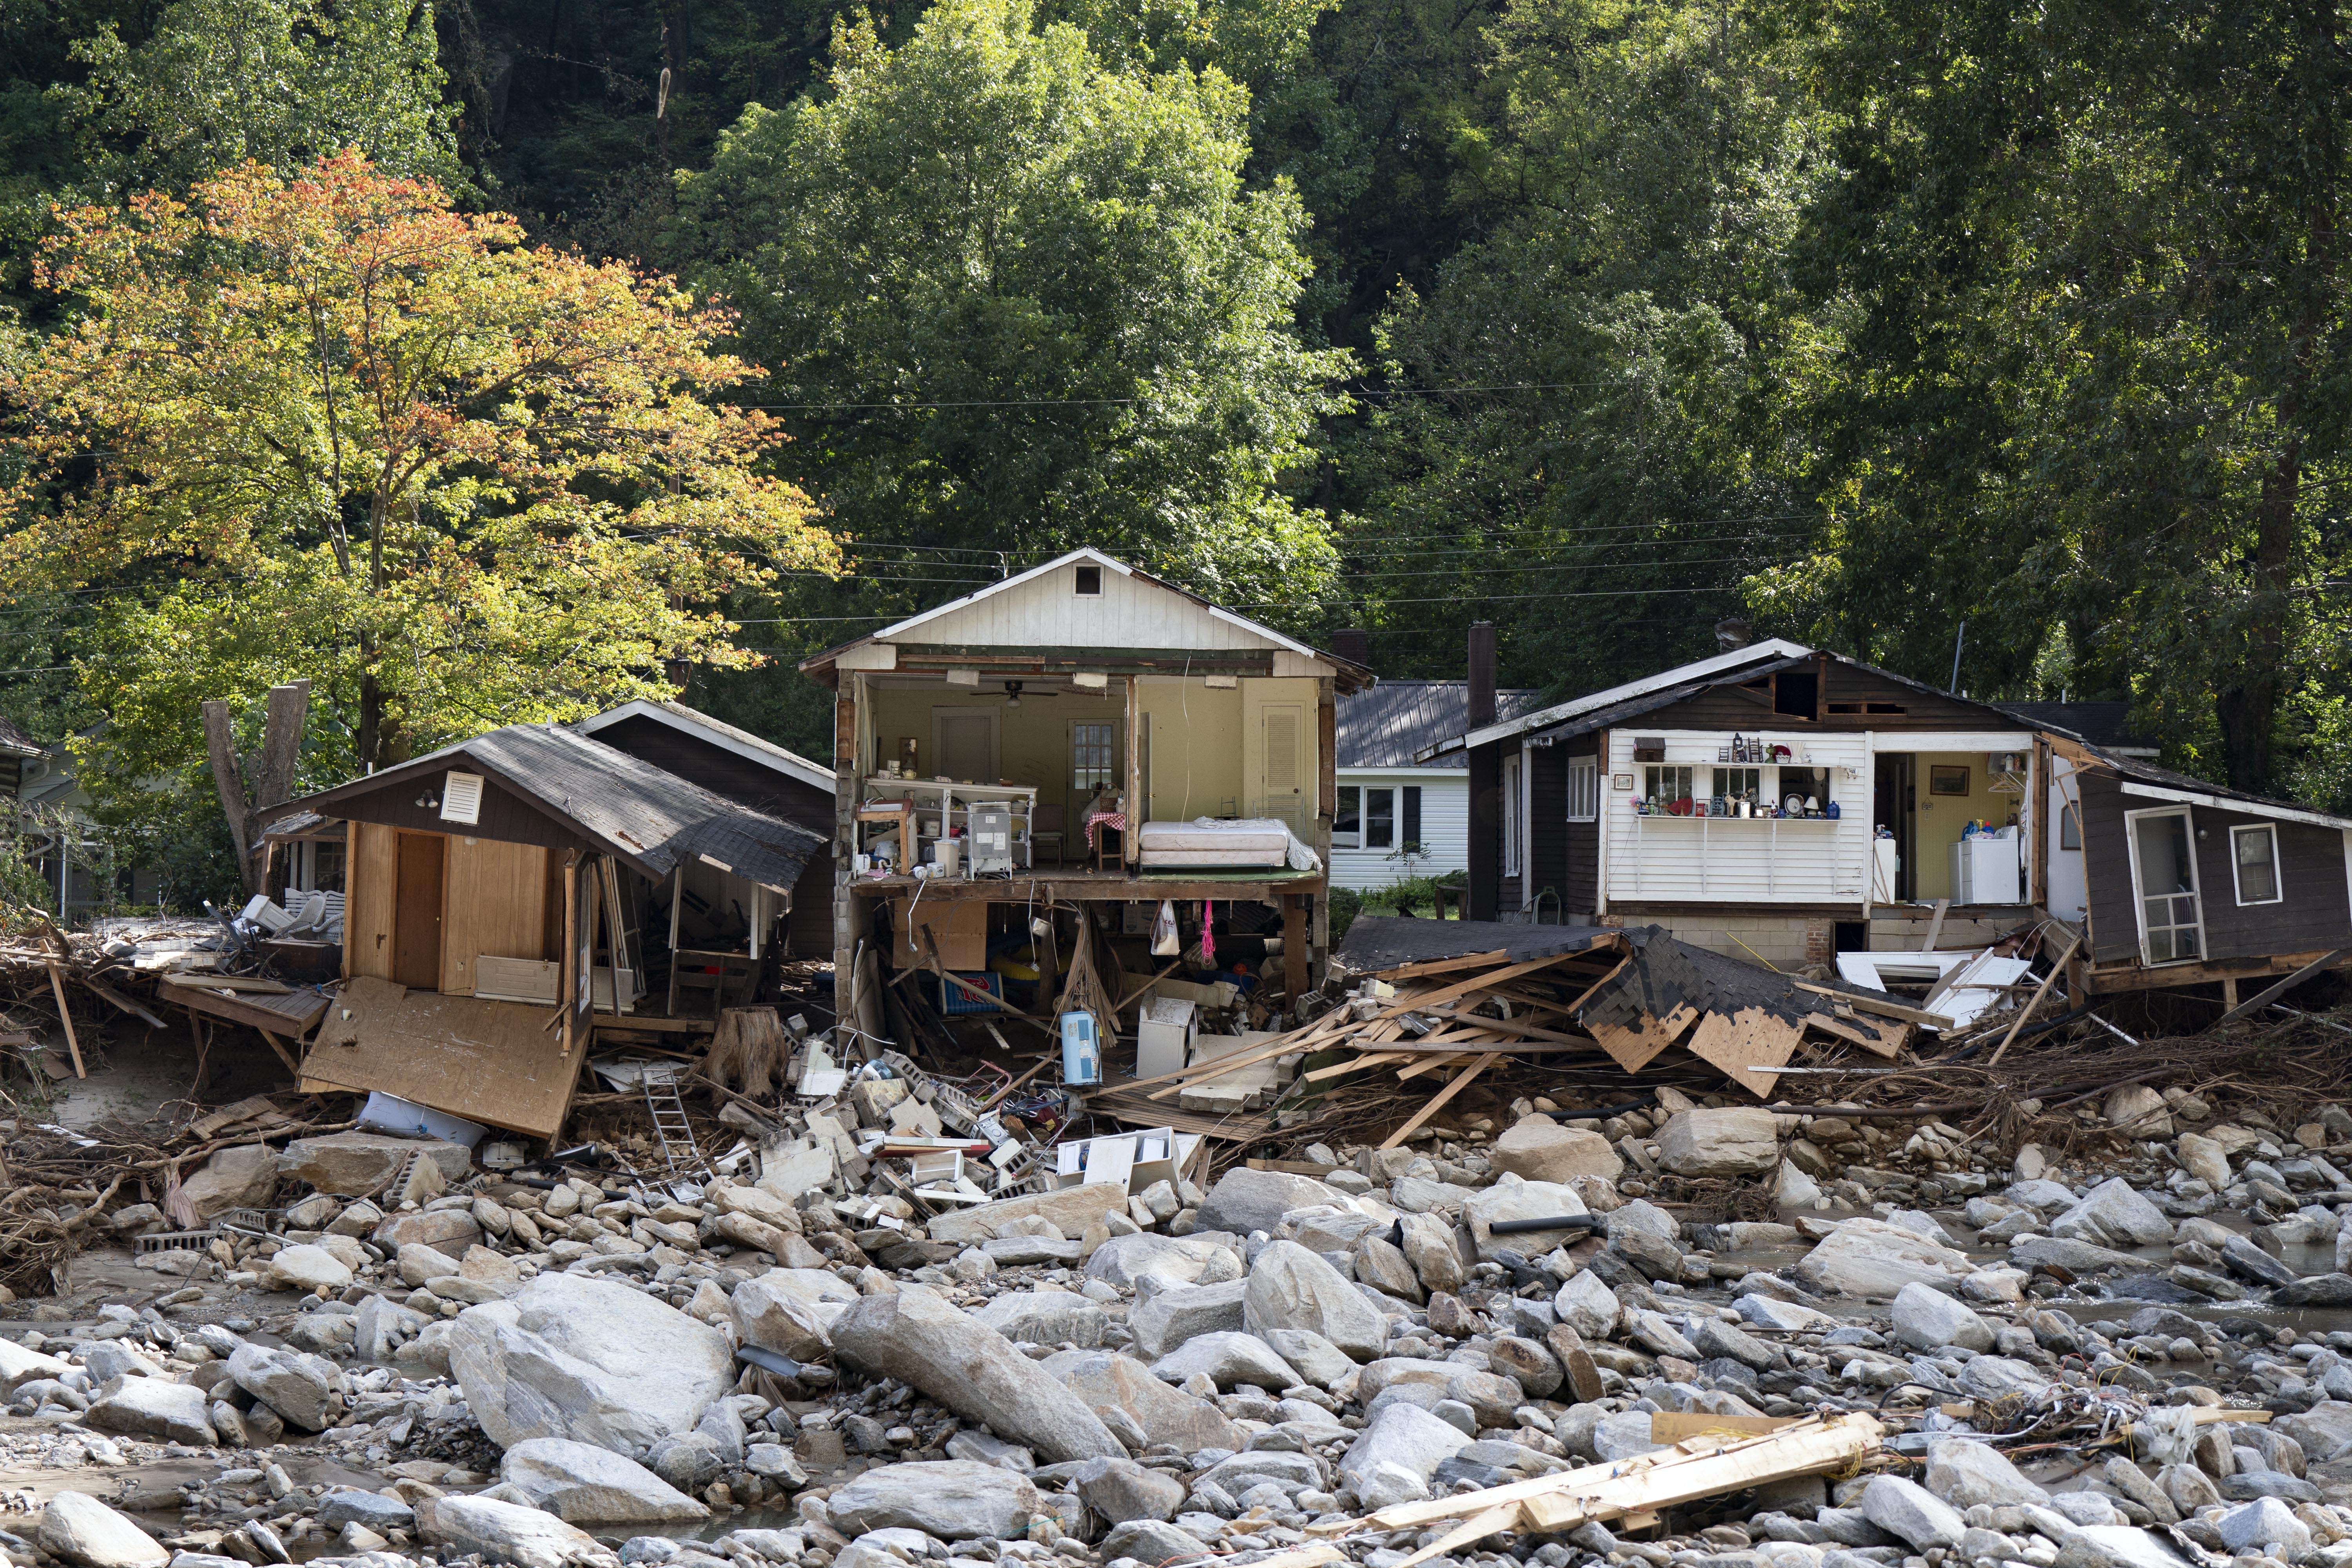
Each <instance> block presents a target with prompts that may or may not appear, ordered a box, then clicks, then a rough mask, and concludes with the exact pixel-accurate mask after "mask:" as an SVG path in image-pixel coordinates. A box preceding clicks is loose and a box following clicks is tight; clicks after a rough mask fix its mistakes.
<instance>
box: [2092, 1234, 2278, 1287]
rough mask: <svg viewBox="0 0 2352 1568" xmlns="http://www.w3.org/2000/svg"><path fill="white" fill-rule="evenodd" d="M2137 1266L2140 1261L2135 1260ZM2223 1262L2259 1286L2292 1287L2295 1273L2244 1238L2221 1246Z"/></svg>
mask: <svg viewBox="0 0 2352 1568" xmlns="http://www.w3.org/2000/svg"><path fill="white" fill-rule="evenodd" d="M2132 1261H2133V1262H2134V1263H2135V1264H2136V1263H2137V1262H2138V1261H2139V1260H2138V1259H2137V1258H2134V1259H2133V1260H2132ZM2221 1261H2222V1262H2224V1263H2226V1264H2228V1265H2229V1266H2230V1267H2231V1268H2234V1269H2236V1270H2237V1271H2238V1272H2239V1273H2241V1274H2242V1275H2244V1276H2245V1277H2246V1278H2247V1279H2251V1280H2252V1281H2253V1282H2254V1283H2255V1284H2257V1285H2272V1286H2278V1285H2292V1284H2294V1281H2295V1272H2294V1269H2292V1268H2288V1267H2287V1266H2286V1265H2285V1264H2284V1263H2282V1262H2280V1261H2279V1260H2278V1259H2277V1258H2273V1257H2272V1256H2271V1255H2270V1254H2269V1253H2267V1252H2264V1251H2263V1249H2262V1248H2261V1247H2256V1246H2255V1245H2254V1244H2253V1243H2252V1242H2251V1241H2248V1240H2247V1239H2246V1238H2245V1237H2242V1236H2232V1237H2230V1239H2229V1240H2227V1241H2225V1242H2223V1243H2222V1244H2221Z"/></svg>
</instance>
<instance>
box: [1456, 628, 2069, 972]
mask: <svg viewBox="0 0 2352 1568" xmlns="http://www.w3.org/2000/svg"><path fill="white" fill-rule="evenodd" d="M1480 629H1481V628H1474V635H1473V642H1472V647H1473V664H1474V668H1473V673H1472V682H1473V685H1474V687H1475V686H1476V685H1478V683H1479V682H1480V680H1481V679H1482V676H1481V672H1480V670H1479V668H1477V665H1478V663H1479V660H1480V659H1481V658H1484V659H1486V661H1487V663H1486V673H1485V675H1484V677H1483V679H1485V681H1486V683H1487V689H1490V690H1491V689H1492V685H1491V682H1492V674H1491V668H1492V667H1491V658H1492V655H1491V647H1492V643H1491V640H1490V639H1489V640H1488V641H1486V644H1485V647H1486V650H1488V651H1486V652H1484V653H1483V654H1482V653H1481V651H1480V641H1479V638H1478V637H1477V636H1476V633H1477V631H1478V630H1480ZM1454 751H1461V752H1465V753H1466V754H1467V757H1468V761H1469V764H1470V778H1471V789H1472V801H1473V810H1472V816H1471V834H1472V859H1471V866H1470V879H1469V904H1470V912H1471V916H1472V918H1474V919H1475V918H1479V917H1481V916H1485V917H1487V918H1494V917H1496V916H1500V915H1505V914H1507V915H1509V916H1510V917H1512V918H1518V919H1532V920H1538V921H1545V922H1551V921H1562V922H1567V923H1580V922H1589V921H1597V922H1602V923H1609V924H1619V923H1622V924H1627V925H1632V924H1653V923H1654V924H1657V925H1660V926H1663V927H1664V928H1665V929H1666V930H1668V931H1671V932H1673V933H1674V934H1675V936H1677V937H1680V938H1681V939H1683V940H1684V941H1686V942H1694V943H1696V944H1698V945H1700V946H1704V947H1708V948H1712V949H1714V950H1716V951H1717V952H1727V953H1730V954H1732V955H1734V956H1737V957H1744V958H1748V959H1751V960H1753V959H1760V960H1763V961H1765V962H1768V963H1774V964H1780V965H1802V964H1805V963H1825V962H1828V961H1829V959H1830V958H1831V957H1832V955H1833V954H1834V953H1835V952H1837V951H1839V950H1841V949H1847V950H1864V949H1868V948H1871V947H1874V946H1875V947H1916V946H1918V945H1919V936H1920V930H1919V928H1918V926H1917V925H1916V923H1915V922H1916V921H1920V920H1940V921H1941V922H1942V923H1941V925H1940V927H1939V930H1940V931H1942V932H1943V933H1945V935H1946V937H1947V938H1948V940H1951V941H1954V942H1972V941H1974V942H1981V941H1985V940H1990V937H1992V936H1993V935H1995V934H1998V933H1999V932H2001V931H2008V930H2010V929H2011V928H2012V927H2014V926H2015V925H2017V924H2018V923H2019V922H2020V921H2022V920H2023V919H2025V918H2026V917H2027V915H2028V913H2029V912H2030V911H2031V910H2032V908H2033V907H2034V906H2036V905H2039V904H2041V903H2042V902H2043V900H2044V899H2045V897H2046V891H2047V879H2048V876H2049V871H2050V854H2049V851H2048V848H2047V846H2046V844H2045V843H2044V837H2046V836H2045V835H2044V833H2043V829H2044V827H2045V826H2046V825H2047V815H2048V814H2047V807H2046V805H2045V804H2043V803H2042V796H2041V795H2039V794H2038V793H2037V790H2038V788H2039V786H2038V784H2037V782H2036V781H2038V780H2046V779H2047V778H2048V777H2049V776H2050V765H2049V761H2048V755H2047V749H2046V747H2044V746H2043V745H2042V742H2041V738H2040V734H2039V731H2037V729H2036V727H2035V726H2033V725H2032V724H2030V723H2027V722H2025V721H2021V719H2019V718H2018V717H2016V716H2015V715H2012V714H2010V713H2008V712H2005V711H2003V710H2000V709H1999V708H1997V707H1994V706H1992V705H1990V704H1987V703H1982V702H1972V701H1969V700H1966V699H1963V698H1958V697H1954V696H1951V695H1949V694H1948V693H1946V692H1942V691H1938V690H1936V689H1933V688H1931V687H1928V686H1925V685H1923V684H1921V683H1919V682H1917V681H1914V680H1909V679H1905V678H1903V677H1901V676H1897V675H1894V674H1891V673H1889V672H1887V671H1885V670H1881V669H1877V668H1873V667H1871V666H1868V665H1864V664H1861V663H1858V662H1856V661H1854V660H1852V659H1848V658H1842V657H1840V656H1838V655H1835V654H1831V653H1825V652H1821V651H1819V650H1816V649H1813V648H1809V647H1802V646H1801V645H1799V644H1796V643H1791V642H1785V641H1780V640H1778V639H1775V640H1770V641H1764V642H1759V643H1756V644H1753V645H1750V646H1735V647H1727V648H1725V649H1724V650H1723V651H1721V652H1719V653H1717V655H1715V656H1714V657H1712V658H1704V659H1699V660H1696V661H1694V662H1692V663H1690V664H1686V665H1683V666H1680V667H1678V668H1673V669H1668V670H1663V671H1660V672H1659V673H1657V674H1655V675H1652V676H1648V677H1645V678H1643V679H1640V680H1633V681H1628V682H1625V683H1623V684H1622V685H1619V686H1615V687H1612V688H1609V689H1605V690H1601V691H1595V692H1591V693H1589V694H1587V695H1584V696H1580V697H1577V698H1573V699H1570V700H1567V701H1563V702H1558V703H1553V704H1550V705H1548V706H1545V707H1542V708H1538V709H1536V710H1532V711H1529V712H1527V713H1523V714H1521V715H1519V716H1517V717H1516V718H1504V719H1497V720H1495V721H1490V722H1486V723H1484V724H1477V725H1474V727H1472V728H1471V729H1469V730H1468V731H1467V732H1466V733H1465V734H1464V735H1461V736H1457V737H1454V738H1451V739H1449V740H1447V741H1445V742H1441V743H1440V744H1439V745H1437V746H1436V747H1433V748H1432V749H1431V751H1430V752H1429V753H1427V754H1429V755H1433V756H1435V755H1444V754H1446V753H1448V752H1454Z"/></svg>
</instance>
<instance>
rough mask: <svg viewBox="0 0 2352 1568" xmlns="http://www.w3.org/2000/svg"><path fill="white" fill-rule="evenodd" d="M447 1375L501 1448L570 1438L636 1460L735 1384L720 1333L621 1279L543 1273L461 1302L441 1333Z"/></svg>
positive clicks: (685, 1427) (687, 1426)
mask: <svg viewBox="0 0 2352 1568" xmlns="http://www.w3.org/2000/svg"><path fill="white" fill-rule="evenodd" d="M447 1343H448V1354H449V1371H450V1375H451V1376H453V1377H455V1378H456V1379H457V1385H458V1387H459V1388H460V1390H462V1391H463V1392H464V1394H465V1395H466V1404H467V1407H468V1408H470V1409H471V1410H472V1412H473V1414H474V1418H475V1419H476V1420H477V1421H479V1422H480V1423H481V1424H482V1430H483V1431H484V1432H486V1433H488V1435H489V1437H490V1440H491V1441H492V1442H494V1443H496V1444H498V1445H499V1447H502V1448H506V1447H513V1446H514V1445H515V1444H517V1443H521V1442H525V1441H528V1440H529V1439H530V1438H533V1437H569V1438H571V1439H572V1440H573V1441H575V1442H581V1443H589V1444H593V1445H594V1446H595V1447H600V1448H610V1449H612V1450H613V1451H614V1453H618V1454H626V1455H627V1456H629V1457H630V1458H644V1457H645V1456H646V1454H647V1453H649V1452H650V1451H651V1450H652V1448H653V1446H654V1445H655V1444H656V1442H658V1441H660V1440H661V1439H662V1438H664V1437H667V1436H677V1435H679V1434H682V1433H687V1432H691V1431H693V1430H694V1426H695V1423H697V1422H698V1421H699V1420H701V1419H702V1413H703V1411H704V1410H705V1409H706V1408H708V1407H709V1404H710V1402H711V1401H712V1400H714V1399H716V1398H718V1397H719V1395H721V1394H725V1393H726V1392H727V1391H728V1390H729V1389H730V1388H731V1387H732V1386H733V1385H734V1383H735V1377H736V1372H735V1357H734V1353H733V1352H731V1351H730V1349H729V1348H728V1344H727V1339H726V1336H725V1335H723V1334H721V1333H720V1332H719V1331H718V1330H717V1329H714V1328H712V1327H711V1326H710V1325H709V1324H708V1323H703V1322H698V1321H696V1320H694V1319H693V1318H690V1317H688V1316H687V1314H685V1313H684V1312H681V1311H679V1310H677V1308H675V1307H672V1306H670V1305H669V1304H667V1302H664V1301H660V1300H656V1299H654V1298H653V1297H651V1296H648V1295H646V1294H645V1293H643V1292H642V1291H639V1290H635V1289H631V1288H630V1287H628V1286H626V1285H623V1284H621V1283H619V1282H618V1281H616V1280H610V1279H593V1278H588V1277H584V1276H581V1275H574V1274H542V1275H541V1276H539V1277H538V1278H537V1279H532V1280H530V1282H529V1283H527V1284H525V1285H524V1286H523V1287H522V1288H521V1289H519V1290H517V1291H516V1292H515V1293H514V1294H513V1295H512V1296H509V1297H508V1298H507V1299H506V1300H503V1301H488V1302H485V1303H483V1304H482V1305H480V1306H478V1307H468V1308H467V1309H466V1310H464V1311H463V1312H460V1313H459V1314H457V1319H456V1321H454V1322H453V1323H452V1324H451V1327H450V1331H449V1335H448V1342H447Z"/></svg>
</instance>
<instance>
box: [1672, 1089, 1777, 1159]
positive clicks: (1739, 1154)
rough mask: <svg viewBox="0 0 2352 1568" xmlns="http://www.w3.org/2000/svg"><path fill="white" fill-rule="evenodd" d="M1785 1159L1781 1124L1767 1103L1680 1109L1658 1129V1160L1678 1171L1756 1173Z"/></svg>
mask: <svg viewBox="0 0 2352 1568" xmlns="http://www.w3.org/2000/svg"><path fill="white" fill-rule="evenodd" d="M1658 1163H1660V1164H1661V1165H1664V1167H1665V1168H1666V1169H1667V1170H1669V1171H1672V1172H1673V1173H1675V1175H1677V1176H1751V1175H1757V1174H1759V1173H1763V1172H1765V1171H1769V1170H1770V1169H1771V1168H1772V1167H1773V1166H1775V1165H1777V1164H1779V1163H1780V1127H1779V1124H1778V1122H1777V1121H1775V1120H1774V1118H1773V1115H1772V1113H1771V1112H1770V1111H1769V1110H1764V1109H1763V1108H1762V1107H1761V1106H1753V1105H1732V1106H1725V1107H1723V1108H1722V1109H1720V1110H1705V1109H1693V1110H1678V1111H1676V1112H1675V1113H1674V1114H1673V1115H1672V1116H1669V1117H1667V1118H1666V1124H1665V1125H1664V1127H1661V1128H1659V1129H1658Z"/></svg>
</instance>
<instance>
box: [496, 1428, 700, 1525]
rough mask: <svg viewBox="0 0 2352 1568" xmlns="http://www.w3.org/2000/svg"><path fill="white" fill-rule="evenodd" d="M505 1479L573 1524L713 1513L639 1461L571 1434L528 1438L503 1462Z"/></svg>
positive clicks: (697, 1516) (535, 1504)
mask: <svg viewBox="0 0 2352 1568" xmlns="http://www.w3.org/2000/svg"><path fill="white" fill-rule="evenodd" d="M499 1480H500V1481H501V1482H503V1483H504V1484H506V1485H507V1486H509V1487H510V1488H512V1489H514V1490H516V1491H518V1492H520V1493H521V1494H522V1495H523V1497H524V1498H526V1499H528V1500H530V1505H531V1506H532V1507H533V1508H541V1509H545V1510H547V1511H548V1512H550V1513H551V1514H553V1515H555V1517H556V1518H558V1519H561V1520H565V1521H570V1522H571V1523H573V1524H623V1523H635V1522H637V1521H651V1520H660V1521H673V1520H674V1521H691V1520H699V1519H709V1517H710V1510H709V1509H708V1508H706V1507H705V1506H703V1505H702V1504H701V1503H699V1502H698V1501H696V1500H694V1499H692V1498H690V1497H688V1496H687V1495H686V1494H685V1493H684V1492H682V1491H679V1490H678V1489H677V1488H676V1487H673V1486H671V1485H670V1484H669V1483H668V1482H667V1481H665V1480H663V1479H661V1478H660V1477H659V1476H657V1475H656V1474H654V1473H653V1472H652V1471H651V1470H649V1469H647V1468H645V1467H644V1466H643V1465H640V1464H638V1463H637V1462H636V1461H635V1459H632V1458H626V1457H625V1456H623V1455H620V1454H616V1453H614V1452H613V1451H612V1450H611V1449H610V1448H599V1447H595V1446H594V1445H593V1444H590V1443H575V1442H573V1441H572V1439H571V1438H569V1437H526V1438H525V1439H523V1440H522V1441H521V1442H520V1443H517V1444H516V1445H514V1447H510V1448H509V1449H508V1450H507V1452H506V1458H504V1459H502V1460H500V1461H499Z"/></svg>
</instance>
